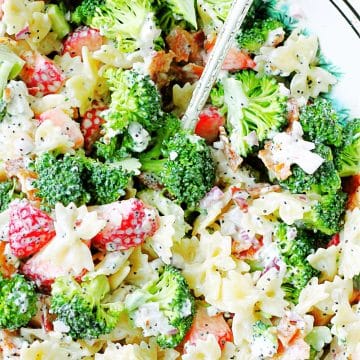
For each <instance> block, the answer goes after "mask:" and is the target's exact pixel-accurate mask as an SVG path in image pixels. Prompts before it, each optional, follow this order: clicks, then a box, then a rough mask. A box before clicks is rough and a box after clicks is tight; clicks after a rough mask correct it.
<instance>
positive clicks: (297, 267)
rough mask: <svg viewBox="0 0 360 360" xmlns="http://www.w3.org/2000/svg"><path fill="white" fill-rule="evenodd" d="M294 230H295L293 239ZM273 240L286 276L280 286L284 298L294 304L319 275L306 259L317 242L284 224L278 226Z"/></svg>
mask: <svg viewBox="0 0 360 360" xmlns="http://www.w3.org/2000/svg"><path fill="white" fill-rule="evenodd" d="M294 230H296V236H295V238H294V237H293V232H294ZM290 234H292V236H290ZM275 239H276V244H277V248H278V250H279V253H280V256H281V259H282V260H283V261H284V263H285V264H286V274H285V276H284V280H283V284H282V288H283V290H284V291H285V298H286V299H287V300H288V301H291V302H292V303H294V304H296V303H297V301H298V298H299V295H300V292H301V290H302V289H303V288H304V287H305V286H306V285H307V283H308V282H309V280H310V279H311V278H312V277H314V276H318V275H319V274H320V272H319V271H317V270H315V269H314V268H312V267H311V265H310V264H309V262H308V261H307V259H306V258H307V257H308V256H309V255H310V254H312V253H313V252H314V251H315V249H316V247H317V240H316V237H315V236H314V234H313V233H311V232H307V231H306V230H303V229H296V228H293V227H289V226H288V225H286V224H280V225H279V226H278V228H277V231H276V234H275Z"/></svg>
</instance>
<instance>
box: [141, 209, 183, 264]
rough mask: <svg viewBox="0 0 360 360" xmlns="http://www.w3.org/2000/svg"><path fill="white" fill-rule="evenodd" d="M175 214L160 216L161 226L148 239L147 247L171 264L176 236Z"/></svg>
mask: <svg viewBox="0 0 360 360" xmlns="http://www.w3.org/2000/svg"><path fill="white" fill-rule="evenodd" d="M175 222H176V218H175V216H174V215H166V216H160V226H159V229H158V230H157V231H156V233H155V234H154V235H153V236H152V237H151V238H149V239H148V240H147V241H146V247H150V249H152V250H153V251H154V252H155V255H157V257H159V258H160V259H161V260H162V261H163V262H164V263H165V264H170V262H171V258H172V250H171V248H172V246H173V243H174V237H175V233H176V230H175Z"/></svg>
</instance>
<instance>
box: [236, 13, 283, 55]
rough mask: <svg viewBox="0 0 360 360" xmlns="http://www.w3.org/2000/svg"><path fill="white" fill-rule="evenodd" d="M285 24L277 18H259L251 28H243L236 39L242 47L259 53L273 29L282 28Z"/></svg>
mask: <svg viewBox="0 0 360 360" xmlns="http://www.w3.org/2000/svg"><path fill="white" fill-rule="evenodd" d="M282 27H283V24H282V23H281V22H280V21H278V20H275V19H272V18H268V19H265V20H257V21H255V22H254V24H253V25H252V27H251V28H248V29H245V30H241V31H240V33H239V34H238V36H237V38H236V40H237V43H238V45H239V47H240V48H241V49H245V50H247V51H248V52H250V53H253V54H257V53H258V52H259V50H260V48H261V47H262V46H263V45H264V43H265V42H266V40H267V39H268V36H269V34H270V32H271V31H273V30H275V29H279V28H282Z"/></svg>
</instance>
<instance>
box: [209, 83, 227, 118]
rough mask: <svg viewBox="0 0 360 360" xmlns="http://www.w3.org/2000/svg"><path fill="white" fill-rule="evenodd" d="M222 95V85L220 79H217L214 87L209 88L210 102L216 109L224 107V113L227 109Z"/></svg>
mask: <svg viewBox="0 0 360 360" xmlns="http://www.w3.org/2000/svg"><path fill="white" fill-rule="evenodd" d="M224 95H225V94H224V86H222V84H221V82H220V81H217V82H216V83H215V85H214V87H213V88H212V89H211V92H210V102H211V104H212V105H214V106H216V107H217V108H218V109H223V108H224V107H225V110H224V113H226V111H227V110H226V106H225V103H224Z"/></svg>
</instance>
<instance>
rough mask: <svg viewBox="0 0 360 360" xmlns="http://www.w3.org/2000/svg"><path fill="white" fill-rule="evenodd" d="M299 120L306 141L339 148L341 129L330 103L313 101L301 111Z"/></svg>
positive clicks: (318, 100)
mask: <svg viewBox="0 0 360 360" xmlns="http://www.w3.org/2000/svg"><path fill="white" fill-rule="evenodd" d="M299 120H300V124H301V126H302V128H303V130H304V138H305V139H306V140H309V141H311V142H314V143H321V144H324V145H328V146H340V144H341V140H342V128H343V127H342V125H341V123H340V119H339V116H338V114H337V113H336V111H335V110H334V109H333V107H332V105H331V102H330V101H328V100H325V99H322V98H317V99H315V101H314V103H313V104H311V105H307V106H304V107H303V108H302V109H301V112H300V119H299Z"/></svg>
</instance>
